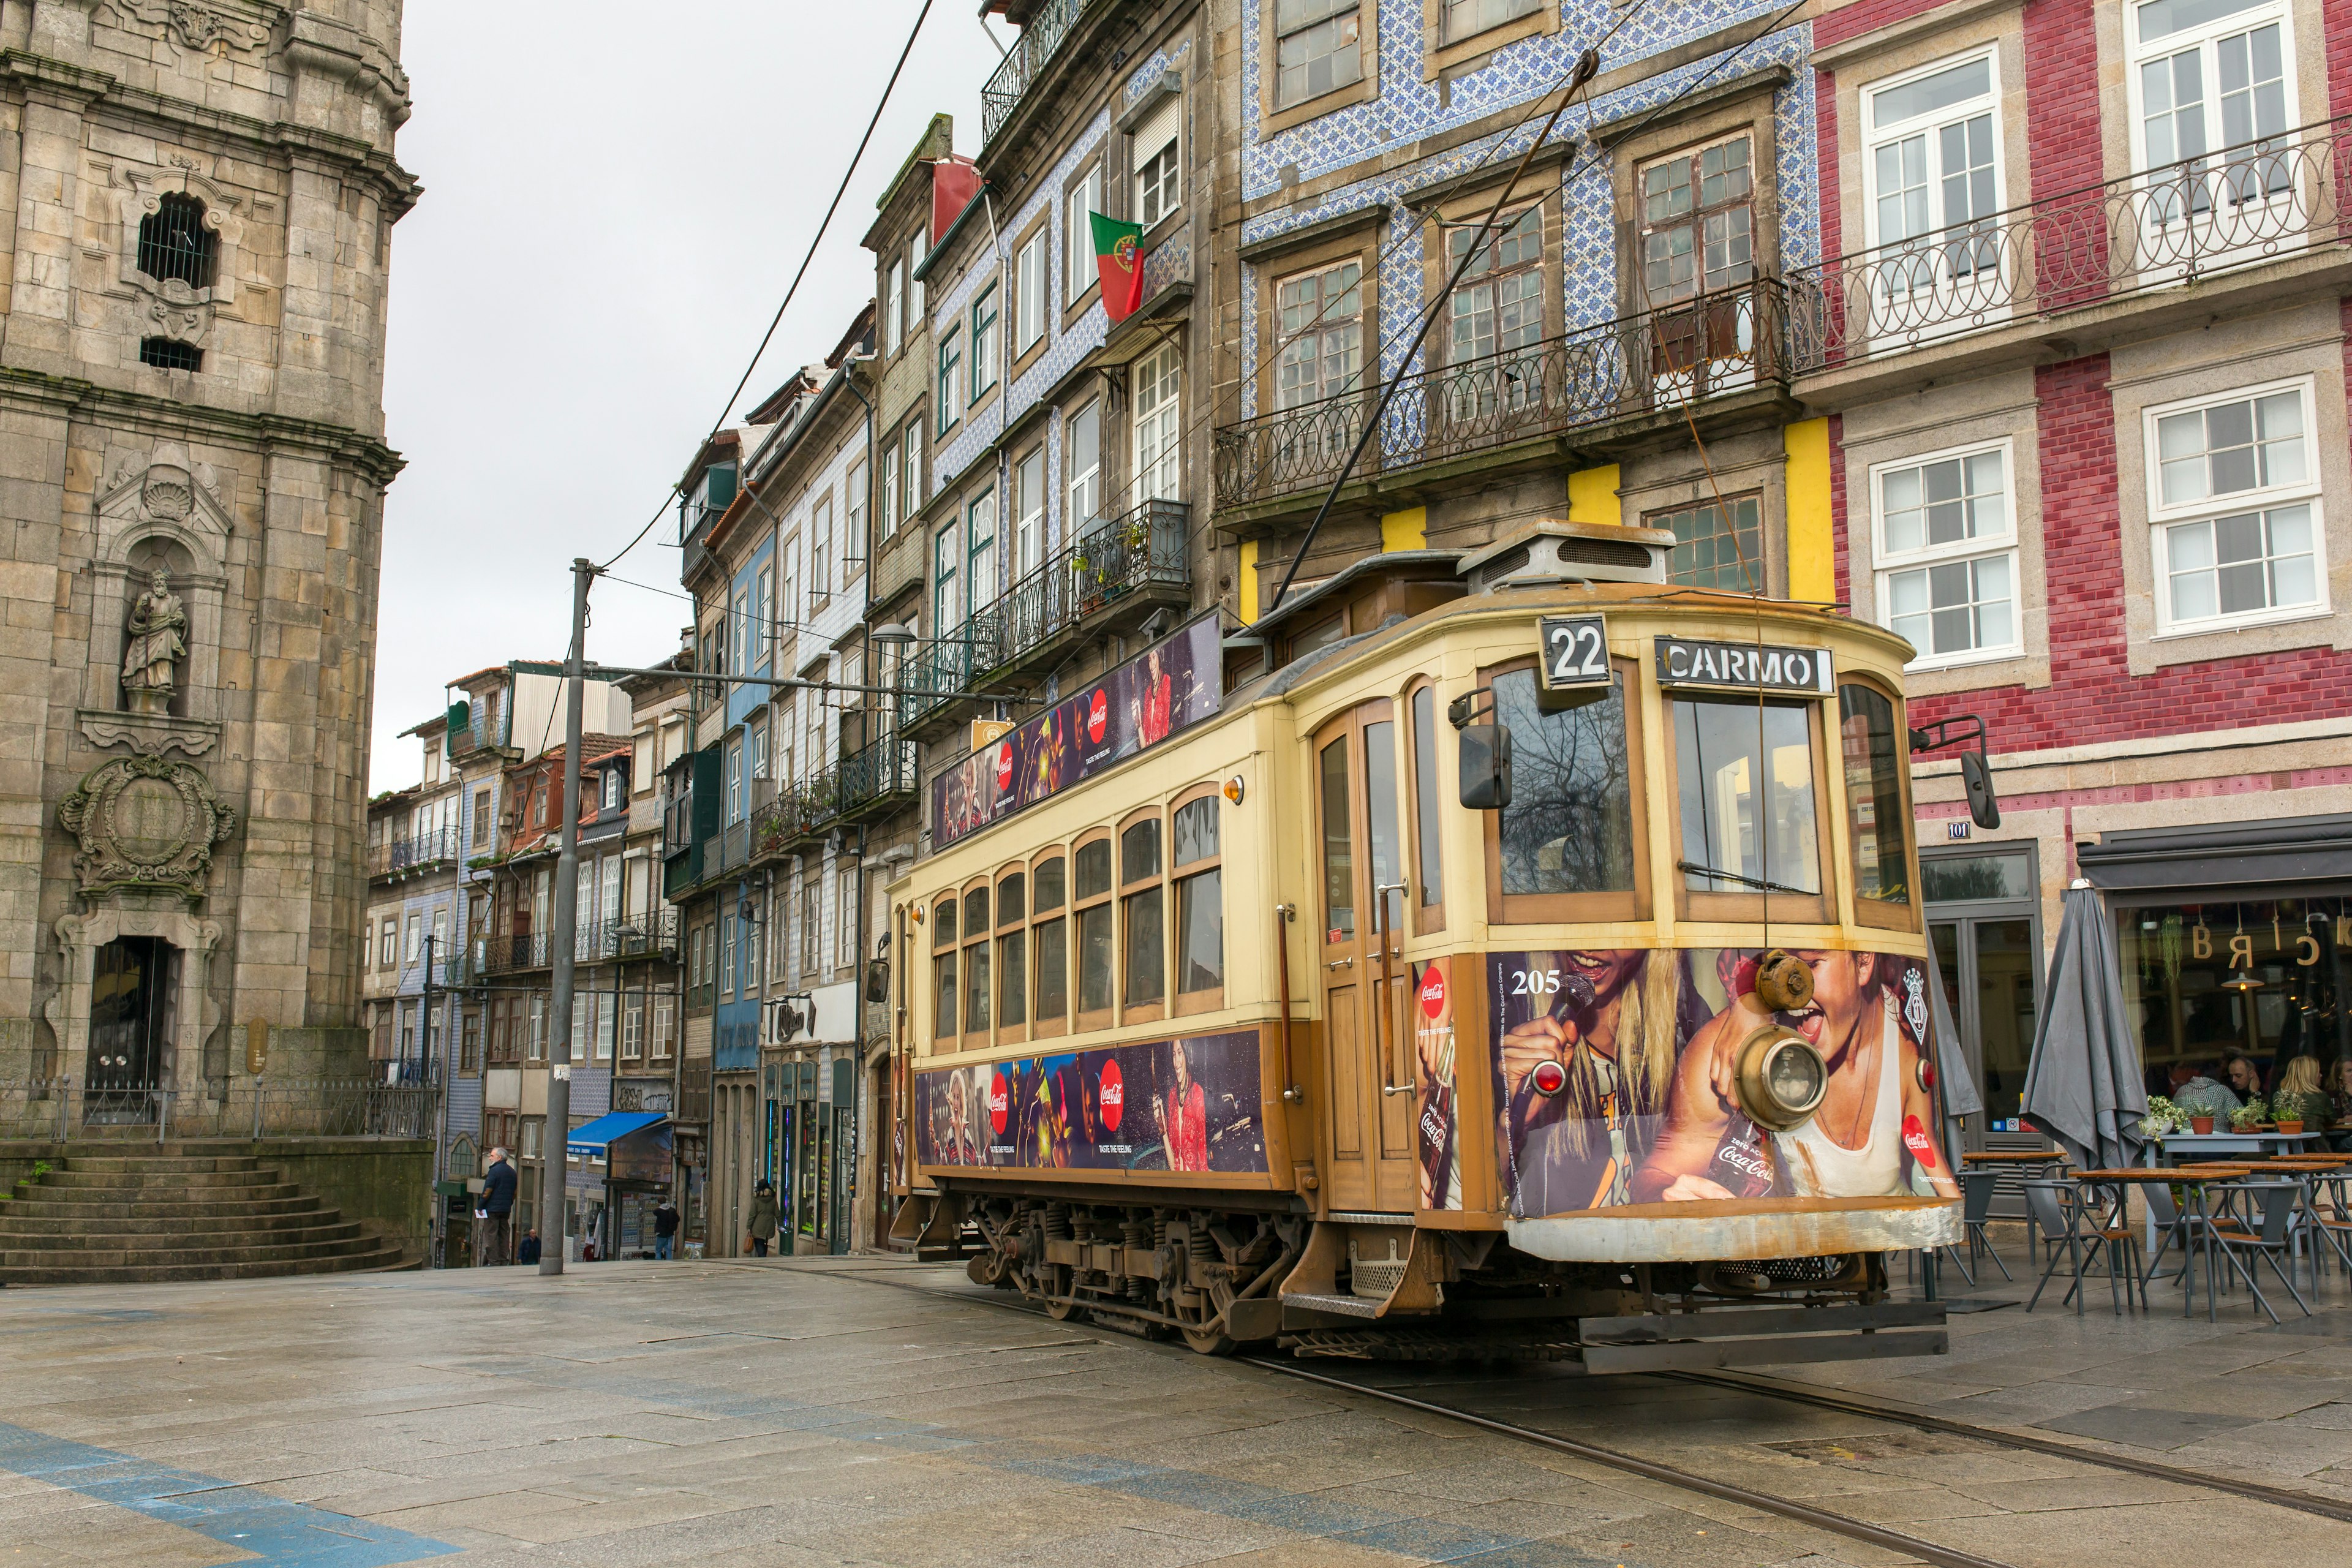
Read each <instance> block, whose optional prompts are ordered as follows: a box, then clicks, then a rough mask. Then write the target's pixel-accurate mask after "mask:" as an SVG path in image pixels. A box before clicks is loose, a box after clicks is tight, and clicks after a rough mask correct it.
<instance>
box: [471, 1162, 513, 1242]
mask: <svg viewBox="0 0 2352 1568" xmlns="http://www.w3.org/2000/svg"><path fill="white" fill-rule="evenodd" d="M514 1201H515V1168H514V1167H513V1166H512V1165H510V1164H509V1163H507V1152H506V1151H505V1150H504V1149H503V1148H498V1149H492V1150H491V1151H490V1168H489V1169H488V1170H487V1171H485V1172H483V1173H482V1196H481V1200H480V1202H478V1204H476V1205H475V1211H476V1214H477V1216H478V1224H479V1225H480V1226H481V1227H482V1266H483V1267H484V1268H499V1267H500V1266H502V1265H503V1264H505V1263H506V1262H507V1261H508V1258H509V1252H508V1247H509V1245H510V1243H509V1237H511V1235H512V1230H511V1226H513V1223H514Z"/></svg>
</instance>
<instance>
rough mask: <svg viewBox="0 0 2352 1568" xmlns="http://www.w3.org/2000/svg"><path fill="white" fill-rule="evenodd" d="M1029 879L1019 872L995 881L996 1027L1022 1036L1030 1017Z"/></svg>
mask: <svg viewBox="0 0 2352 1568" xmlns="http://www.w3.org/2000/svg"><path fill="white" fill-rule="evenodd" d="M1027 892H1028V879H1027V878H1026V877H1025V876H1024V875H1023V874H1022V873H1021V872H1019V871H1015V872H1013V874H1012V875H1010V876H1008V877H1005V878H1003V879H1001V880H999V881H998V882H997V884H996V929H997V933H998V934H997V938H996V1027H997V1029H998V1031H999V1032H1000V1036H1001V1037H1003V1034H1004V1032H1005V1031H1012V1033H1011V1035H1010V1036H1009V1037H1010V1038H1013V1039H1018V1038H1020V1037H1021V1036H1020V1034H1019V1031H1020V1030H1021V1029H1022V1028H1023V1027H1024V1026H1025V1025H1026V1024H1027V1023H1028V1021H1029V930H1028V927H1027V926H1026V925H1025V924H1024V923H1023V922H1024V920H1025V919H1026V918H1027V914H1028V908H1027V906H1028V900H1027V897H1026V895H1027Z"/></svg>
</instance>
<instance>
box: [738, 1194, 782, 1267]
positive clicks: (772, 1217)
mask: <svg viewBox="0 0 2352 1568" xmlns="http://www.w3.org/2000/svg"><path fill="white" fill-rule="evenodd" d="M744 1228H746V1229H747V1230H749V1231H750V1232H751V1235H750V1237H747V1238H746V1239H748V1240H749V1241H750V1242H751V1256H752V1257H754V1258H765V1257H767V1256H768V1243H769V1242H770V1241H771V1240H772V1239H773V1238H774V1237H775V1234H776V1189H775V1188H773V1187H772V1186H770V1185H769V1184H767V1182H766V1181H764V1180H762V1181H761V1183H760V1184H759V1185H758V1186H757V1187H754V1188H753V1189H752V1190H751V1223H750V1225H748V1226H745V1227H744Z"/></svg>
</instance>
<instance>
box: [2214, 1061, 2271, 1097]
mask: <svg viewBox="0 0 2352 1568" xmlns="http://www.w3.org/2000/svg"><path fill="white" fill-rule="evenodd" d="M2221 1072H2222V1076H2223V1077H2224V1078H2225V1079H2228V1081H2229V1085H2230V1089H2231V1092H2232V1093H2233V1094H2235V1095H2236V1096H2237V1097H2238V1098H2239V1099H2240V1100H2252V1099H2254V1098H2255V1097H2256V1096H2258V1095H2260V1094H2261V1093H2262V1092H2263V1069H2262V1068H2259V1067H2257V1066H2255V1065H2254V1058H2252V1057H2250V1056H2248V1055H2246V1053H2245V1052H2243V1051H2231V1052H2229V1053H2228V1054H2226V1055H2224V1056H2223V1057H2222V1058H2221Z"/></svg>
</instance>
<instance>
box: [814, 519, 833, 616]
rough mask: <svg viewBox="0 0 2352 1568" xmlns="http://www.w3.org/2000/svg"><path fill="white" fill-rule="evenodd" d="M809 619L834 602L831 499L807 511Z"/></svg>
mask: <svg viewBox="0 0 2352 1568" xmlns="http://www.w3.org/2000/svg"><path fill="white" fill-rule="evenodd" d="M808 537H809V584H808V594H809V618H810V619H811V620H814V619H815V618H816V612H817V611H818V610H820V609H823V608H825V607H826V606H828V605H831V604H832V603H833V498H832V497H831V496H824V497H822V498H821V499H819V500H817V501H816V502H815V504H814V505H812V506H811V507H810V508H809V535H808Z"/></svg>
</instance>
